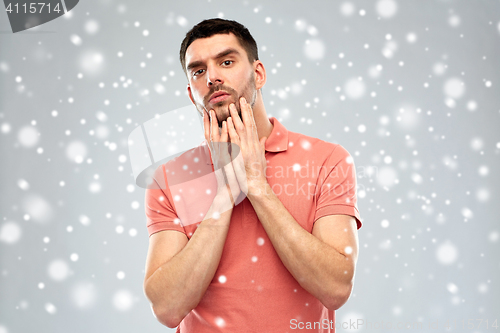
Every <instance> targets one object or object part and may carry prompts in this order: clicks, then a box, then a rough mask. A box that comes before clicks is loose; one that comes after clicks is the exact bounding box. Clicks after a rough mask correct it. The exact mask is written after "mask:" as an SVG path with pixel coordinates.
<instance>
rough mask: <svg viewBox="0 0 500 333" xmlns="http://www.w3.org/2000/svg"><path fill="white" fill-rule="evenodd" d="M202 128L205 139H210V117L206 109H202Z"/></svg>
mask: <svg viewBox="0 0 500 333" xmlns="http://www.w3.org/2000/svg"><path fill="white" fill-rule="evenodd" d="M202 112H203V129H204V130H205V140H207V141H210V119H208V113H207V111H205V110H203V111H202Z"/></svg>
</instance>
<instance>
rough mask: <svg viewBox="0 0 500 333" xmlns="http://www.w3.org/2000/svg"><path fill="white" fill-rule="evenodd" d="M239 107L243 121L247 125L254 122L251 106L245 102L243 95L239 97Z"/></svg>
mask: <svg viewBox="0 0 500 333" xmlns="http://www.w3.org/2000/svg"><path fill="white" fill-rule="evenodd" d="M240 109H241V118H242V121H243V123H244V124H245V125H247V126H248V125H252V124H254V123H255V121H254V119H253V112H252V107H251V106H250V104H248V103H247V100H246V99H245V97H241V98H240Z"/></svg>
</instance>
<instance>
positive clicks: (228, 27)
mask: <svg viewBox="0 0 500 333" xmlns="http://www.w3.org/2000/svg"><path fill="white" fill-rule="evenodd" d="M229 33H232V34H234V35H235V36H236V38H238V42H239V43H240V45H241V46H242V47H243V48H244V49H245V51H246V52H247V56H248V61H250V63H253V62H254V61H255V60H259V53H258V50H257V43H256V42H255V39H253V37H252V35H251V34H250V31H248V29H247V28H246V27H245V26H244V25H242V24H240V23H238V22H236V21H232V20H225V19H220V18H213V19H208V20H204V21H201V22H200V23H198V24H197V25H195V26H194V27H193V28H191V30H189V31H188V32H187V34H186V37H184V40H183V41H182V44H181V50H180V54H179V56H180V60H181V65H182V70H183V71H184V73H186V74H187V72H186V51H187V49H188V47H189V45H191V43H192V42H194V41H195V40H197V39H198V38H208V37H212V36H213V35H217V34H229Z"/></svg>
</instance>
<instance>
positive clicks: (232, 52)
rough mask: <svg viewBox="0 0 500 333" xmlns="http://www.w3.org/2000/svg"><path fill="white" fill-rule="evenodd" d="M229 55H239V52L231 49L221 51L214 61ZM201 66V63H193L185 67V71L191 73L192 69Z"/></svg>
mask: <svg viewBox="0 0 500 333" xmlns="http://www.w3.org/2000/svg"><path fill="white" fill-rule="evenodd" d="M230 54H237V55H239V54H240V52H238V50H236V49H233V48H228V49H226V50H223V51H221V52H219V53H217V54H216V55H215V59H220V58H222V57H225V56H228V55H230ZM202 64H203V61H193V62H191V63H190V64H188V65H187V67H186V69H187V71H188V72H189V71H191V70H192V69H193V68H195V67H198V66H200V65H202Z"/></svg>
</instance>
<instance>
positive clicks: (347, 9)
mask: <svg viewBox="0 0 500 333" xmlns="http://www.w3.org/2000/svg"><path fill="white" fill-rule="evenodd" d="M355 11H356V8H355V7H354V5H353V4H352V3H351V2H344V3H342V4H341V5H340V13H341V14H342V15H343V16H346V17H348V16H352V14H354V12H355Z"/></svg>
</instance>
